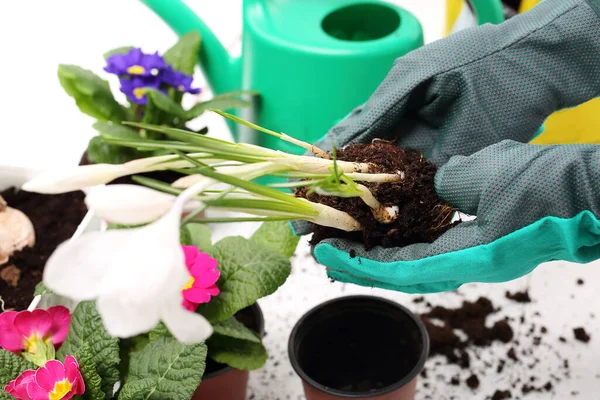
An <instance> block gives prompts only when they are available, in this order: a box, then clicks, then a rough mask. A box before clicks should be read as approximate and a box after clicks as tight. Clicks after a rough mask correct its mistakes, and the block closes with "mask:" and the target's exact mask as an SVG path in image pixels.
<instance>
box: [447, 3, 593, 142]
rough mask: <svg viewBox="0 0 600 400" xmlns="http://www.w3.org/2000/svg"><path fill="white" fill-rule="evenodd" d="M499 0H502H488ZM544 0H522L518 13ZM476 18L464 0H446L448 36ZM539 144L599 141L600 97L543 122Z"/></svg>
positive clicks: (473, 22) (538, 138) (537, 140)
mask: <svg viewBox="0 0 600 400" xmlns="http://www.w3.org/2000/svg"><path fill="white" fill-rule="evenodd" d="M488 1H490V2H491V1H500V0H488ZM540 1H541V0H522V1H521V3H520V4H519V9H518V12H519V13H523V12H526V11H529V10H531V9H532V8H533V7H534V6H535V5H536V4H538V3H539V2H540ZM476 24H477V18H476V16H474V15H473V13H472V11H471V9H470V8H469V6H468V5H467V2H466V1H465V0H446V36H447V35H449V34H450V33H452V32H456V31H457V30H460V29H464V28H467V27H469V26H474V25H476ZM532 143H537V144H569V143H595V144H600V99H593V100H590V101H588V102H587V103H584V104H581V105H579V106H577V107H574V108H569V109H565V110H561V111H558V112H555V113H554V114H552V115H550V117H548V119H547V120H546V121H545V122H544V131H543V132H542V133H541V134H540V135H539V136H538V137H536V138H535V139H534V140H532Z"/></svg>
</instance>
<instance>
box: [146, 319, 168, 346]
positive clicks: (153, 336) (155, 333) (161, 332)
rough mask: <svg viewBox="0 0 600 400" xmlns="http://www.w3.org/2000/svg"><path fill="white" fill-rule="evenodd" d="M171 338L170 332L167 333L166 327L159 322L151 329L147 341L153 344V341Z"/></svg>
mask: <svg viewBox="0 0 600 400" xmlns="http://www.w3.org/2000/svg"><path fill="white" fill-rule="evenodd" d="M172 337H173V335H172V334H171V332H169V330H168V329H167V326H166V325H165V324H164V323H163V322H159V323H158V325H156V326H155V327H154V329H152V330H151V331H150V332H149V333H148V339H149V340H150V341H151V342H154V341H155V340H158V339H162V338H172Z"/></svg>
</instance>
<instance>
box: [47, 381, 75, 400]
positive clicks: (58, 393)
mask: <svg viewBox="0 0 600 400" xmlns="http://www.w3.org/2000/svg"><path fill="white" fill-rule="evenodd" d="M72 388H73V384H71V382H69V380H68V379H67V378H65V379H63V380H62V381H60V382H56V383H55V384H54V390H52V392H50V397H49V399H48V400H60V399H62V398H63V397H65V396H66V395H67V393H69V392H70V391H71V389H72Z"/></svg>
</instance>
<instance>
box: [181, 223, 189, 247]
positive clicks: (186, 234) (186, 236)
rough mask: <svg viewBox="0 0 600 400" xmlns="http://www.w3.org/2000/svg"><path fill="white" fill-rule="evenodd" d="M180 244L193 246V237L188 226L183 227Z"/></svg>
mask: <svg viewBox="0 0 600 400" xmlns="http://www.w3.org/2000/svg"><path fill="white" fill-rule="evenodd" d="M179 243H181V244H183V245H185V246H192V235H191V234H190V230H189V228H188V227H187V226H186V225H184V226H182V227H181V229H180V230H179Z"/></svg>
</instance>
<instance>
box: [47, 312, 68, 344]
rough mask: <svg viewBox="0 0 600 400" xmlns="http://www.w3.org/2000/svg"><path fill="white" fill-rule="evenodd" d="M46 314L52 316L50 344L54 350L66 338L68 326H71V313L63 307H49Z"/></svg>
mask: <svg viewBox="0 0 600 400" xmlns="http://www.w3.org/2000/svg"><path fill="white" fill-rule="evenodd" d="M47 311H48V313H49V314H50V315H51V316H52V328H51V329H50V332H51V334H52V343H53V344H54V346H55V347H56V348H58V346H60V344H61V343H62V342H64V341H65V339H66V338H67V334H68V333H69V325H70V324H71V313H70V312H69V309H68V308H67V307H64V306H54V307H50V308H49V309H48V310H47Z"/></svg>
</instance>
